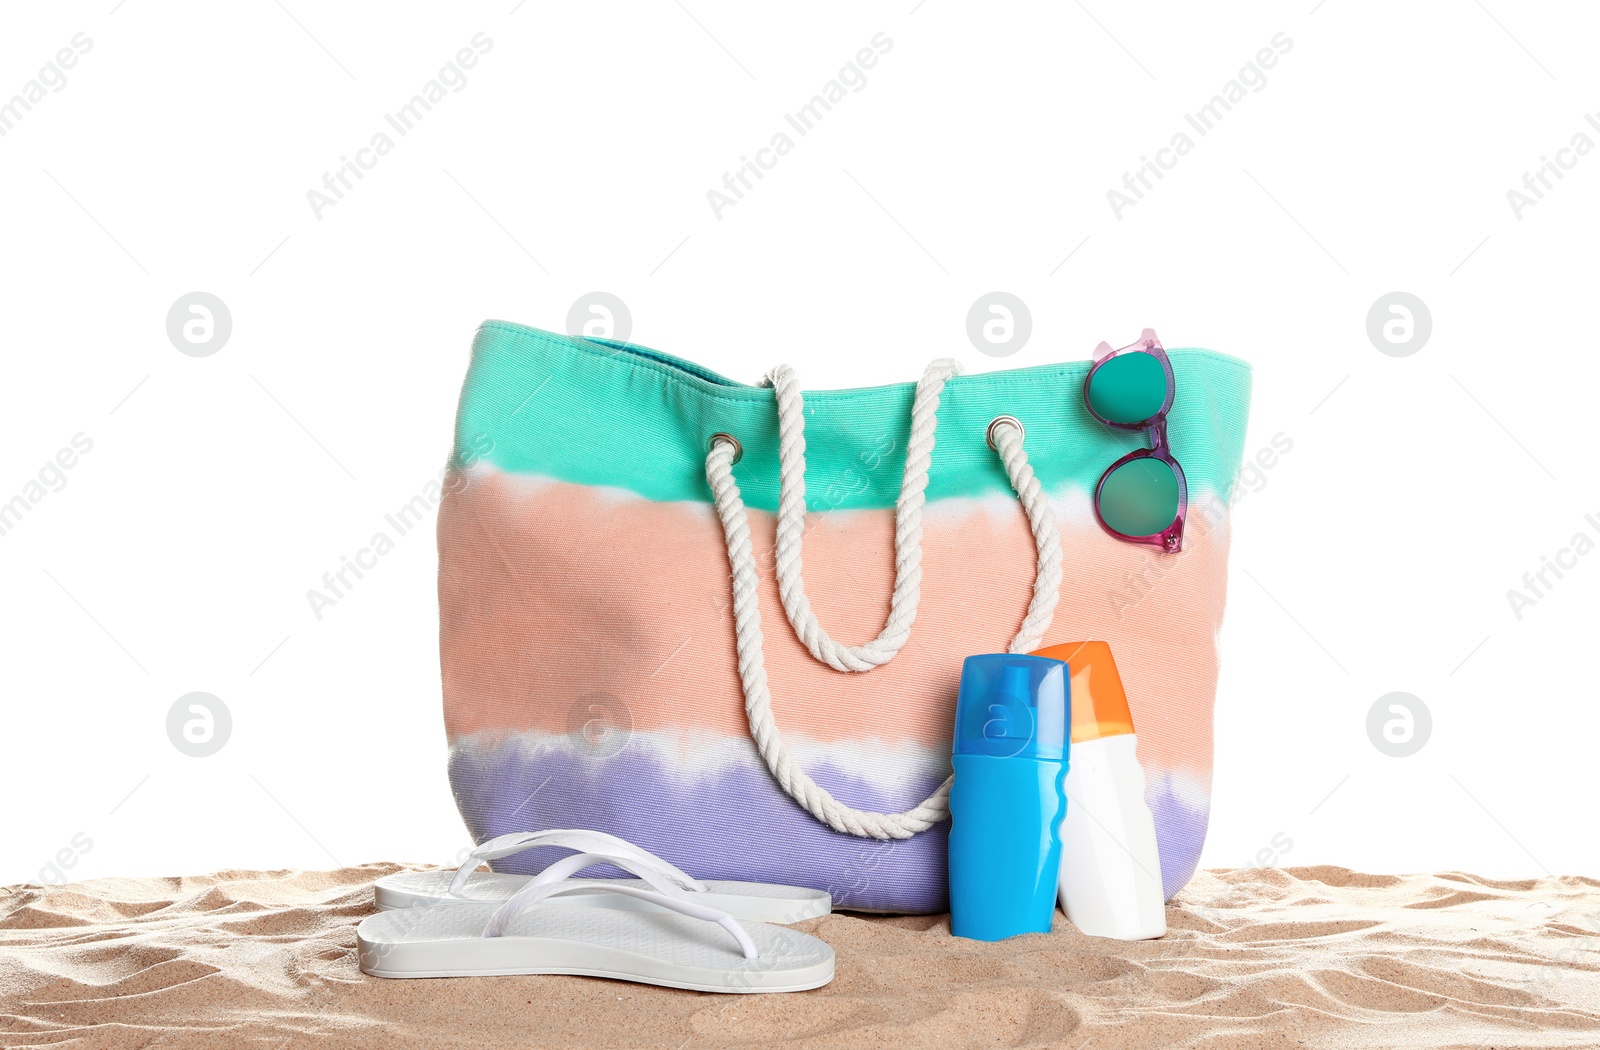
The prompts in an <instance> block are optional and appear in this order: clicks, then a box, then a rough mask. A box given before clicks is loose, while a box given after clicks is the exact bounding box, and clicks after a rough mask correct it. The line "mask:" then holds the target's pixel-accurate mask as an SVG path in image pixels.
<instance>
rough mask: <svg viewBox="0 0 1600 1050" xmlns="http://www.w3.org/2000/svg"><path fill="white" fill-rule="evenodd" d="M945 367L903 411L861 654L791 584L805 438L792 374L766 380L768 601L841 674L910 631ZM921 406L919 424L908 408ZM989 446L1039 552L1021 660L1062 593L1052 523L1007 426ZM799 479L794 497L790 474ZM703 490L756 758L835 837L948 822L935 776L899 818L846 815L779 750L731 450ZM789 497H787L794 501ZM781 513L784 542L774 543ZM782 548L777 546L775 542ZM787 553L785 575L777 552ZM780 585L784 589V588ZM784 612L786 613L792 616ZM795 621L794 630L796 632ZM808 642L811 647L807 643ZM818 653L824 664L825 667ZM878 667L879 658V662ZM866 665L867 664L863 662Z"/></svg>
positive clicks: (796, 565) (937, 368)
mask: <svg viewBox="0 0 1600 1050" xmlns="http://www.w3.org/2000/svg"><path fill="white" fill-rule="evenodd" d="M955 371H956V365H955V363H954V362H952V361H935V362H934V363H933V364H932V365H930V366H929V367H928V371H927V373H926V374H924V376H923V379H922V382H920V383H918V384H917V394H916V398H915V400H914V402H913V405H912V429H911V439H910V441H909V442H908V444H907V449H906V472H905V477H904V480H903V483H902V486H901V492H900V499H899V501H898V503H897V504H896V508H895V592H894V597H893V599H891V605H890V615H889V620H888V622H887V623H886V624H885V626H884V629H883V632H882V633H881V634H879V636H878V638H876V639H874V641H873V642H869V643H868V644H867V645H865V646H854V647H851V646H840V645H838V644H837V643H835V642H833V640H832V639H831V638H829V637H828V636H827V632H826V631H823V630H822V628H821V626H820V625H818V624H817V622H816V617H815V616H814V615H812V614H811V608H810V603H809V601H807V600H806V597H805V588H804V585H803V583H801V582H800V536H799V534H798V533H796V532H794V531H793V529H794V522H795V521H796V520H797V521H798V522H799V530H800V531H801V532H803V531H804V517H805V489H804V473H805V458H804V457H805V437H804V416H803V414H802V413H803V405H802V403H801V399H800V394H799V391H798V389H797V387H796V386H795V384H794V377H793V373H792V372H791V371H790V370H789V369H787V368H781V369H779V370H778V372H776V373H774V376H773V379H774V386H775V387H776V388H777V392H778V406H779V408H778V411H779V429H778V432H779V452H778V459H779V478H780V482H779V484H780V487H781V493H780V496H779V511H778V513H779V523H778V530H779V548H778V549H779V555H778V566H779V569H778V576H779V593H780V595H783V596H784V608H785V611H786V612H787V613H788V615H789V619H790V622H791V624H794V625H795V631H796V633H797V634H799V635H800V636H801V639H802V641H805V640H806V637H807V636H808V635H809V637H810V638H811V639H812V642H808V643H807V648H808V649H810V650H811V652H812V654H813V655H814V656H816V657H817V659H818V660H820V661H822V662H824V663H827V664H828V665H829V666H830V667H834V668H835V669H837V670H841V671H851V670H870V669H871V668H872V667H876V666H879V665H881V664H883V663H887V662H888V661H889V660H890V659H892V658H893V657H894V654H895V653H896V652H898V651H899V650H900V648H901V647H903V646H904V645H905V642H906V640H907V639H908V638H909V637H910V632H911V623H912V621H913V620H915V619H916V607H917V604H918V601H919V600H920V598H921V580H922V510H923V506H924V503H925V498H924V493H925V490H926V488H927V482H928V461H929V459H930V456H931V453H932V450H933V430H934V426H935V423H936V421H935V419H934V414H935V412H936V411H937V409H938V403H939V393H940V391H941V390H942V389H943V387H944V383H945V381H946V380H947V379H948V378H949V377H950V376H951V375H953V374H955ZM919 408H922V409H923V411H922V413H920V414H919V412H918V409H919ZM994 440H995V446H996V449H997V451H998V452H999V455H1000V459H1001V462H1002V463H1004V465H1005V468H1006V474H1007V476H1008V477H1009V478H1010V479H1011V487H1012V488H1013V489H1014V490H1015V491H1016V493H1017V497H1018V499H1019V500H1020V501H1021V502H1022V506H1023V510H1024V511H1025V512H1026V513H1027V516H1028V522H1029V526H1030V528H1031V530H1032V533H1033V537H1034V543H1035V546H1036V548H1037V551H1038V572H1037V574H1036V577H1035V580H1034V586H1033V597H1032V599H1031V600H1030V601H1029V603H1028V612H1027V615H1026V617H1024V619H1023V622H1022V627H1021V628H1020V629H1019V630H1018V631H1017V634H1016V637H1015V638H1013V639H1012V642H1011V647H1010V651H1011V652H1013V653H1026V652H1029V651H1031V650H1033V649H1035V648H1037V647H1038V643H1039V640H1040V639H1041V638H1042V637H1043V636H1044V633H1045V631H1046V630H1048V629H1049V627H1050V622H1051V620H1052V618H1053V617H1054V615H1055V609H1056V602H1057V600H1058V599H1059V595H1060V588H1061V536H1060V533H1059V532H1058V531H1057V528H1056V521H1055V514H1054V512H1053V511H1052V510H1051V507H1050V501H1049V498H1048V497H1047V496H1046V495H1045V494H1044V490H1043V487H1042V486H1041V485H1040V484H1039V480H1038V478H1036V477H1035V476H1034V473H1033V468H1032V467H1031V466H1029V464H1028V457H1027V453H1025V452H1024V451H1023V447H1022V444H1023V438H1022V433H1021V431H1020V430H1018V429H1017V428H1016V427H1013V426H1010V425H1002V426H998V427H995V428H994ZM796 472H797V473H798V475H799V478H798V482H799V484H798V487H796V486H795V484H794V482H795V480H796V479H795V478H794V477H793V474H794V473H796ZM706 480H707V482H709V483H710V485H711V492H712V495H713V497H714V498H715V500H716V508H717V517H718V518H720V519H721V521H722V530H723V535H724V537H725V539H726V540H727V547H728V564H729V566H730V567H731V569H732V574H733V619H734V632H735V635H736V637H737V642H738V660H739V680H740V683H741V685H742V686H743V688H744V697H745V715H746V717H747V719H748V720H749V723H750V736H751V737H752V739H754V741H755V744H756V749H757V750H758V751H759V752H760V754H761V760H762V761H763V762H764V763H765V764H766V767H767V769H768V770H769V771H770V772H771V773H772V776H773V778H774V779H775V780H777V782H778V784H779V786H780V787H782V788H783V790H784V792H785V793H786V794H788V795H789V797H790V798H793V799H794V800H795V801H796V802H798V803H799V804H800V805H801V806H802V807H803V808H804V809H805V810H806V812H808V813H810V814H811V815H812V816H814V817H816V818H817V819H818V820H820V821H822V823H824V824H826V825H828V827H830V828H832V829H833V830H835V831H839V832H843V833H845V834H848V835H855V836H858V837H860V838H874V839H905V838H910V837H911V836H913V835H916V834H918V833H919V832H923V831H926V830H928V829H929V828H931V827H933V825H935V824H937V823H939V822H940V821H942V820H944V819H945V818H946V817H947V816H949V814H950V804H949V800H950V780H949V778H946V780H945V781H944V783H942V784H940V785H939V787H938V788H937V789H935V790H934V792H933V794H931V795H929V796H928V797H927V798H925V799H923V800H922V801H921V802H919V803H918V804H917V805H915V806H913V807H912V808H911V809H908V810H906V811H905V812H903V813H877V812H873V811H871V810H861V809H856V808H855V807H853V806H849V805H846V804H845V803H843V802H840V801H839V800H838V799H836V798H834V797H833V795H832V794H830V793H829V792H828V790H827V789H826V788H824V787H822V786H821V785H820V784H818V783H817V782H816V781H815V780H813V779H811V776H810V774H808V773H807V772H806V771H805V770H804V769H803V768H801V767H800V765H799V764H798V763H797V762H795V760H794V757H793V756H792V755H791V754H790V753H789V750H788V748H787V747H786V746H785V745H784V742H783V735H782V733H780V732H779V730H778V726H777V723H776V722H775V721H774V719H773V716H772V692H771V689H770V687H769V685H768V682H767V669H766V654H765V648H764V645H765V640H764V638H763V636H762V632H761V606H760V596H759V592H758V586H759V580H758V577H757V573H756V560H755V553H754V551H753V549H752V546H751V540H750V518H749V514H748V512H747V511H746V509H745V505H744V500H743V498H742V496H741V495H740V492H739V485H738V483H737V482H736V481H734V478H733V446H732V445H731V444H729V443H728V442H726V441H716V442H713V443H712V446H711V449H710V451H709V452H708V453H707V454H706ZM796 493H798V495H796ZM785 503H787V504H788V508H787V517H788V518H789V519H790V525H789V529H790V532H789V533H787V535H786V533H785V524H784V520H785V517H786V512H785ZM786 541H787V542H786ZM786 549H787V551H788V554H789V559H790V560H789V561H788V562H787V564H789V565H790V566H791V569H789V570H788V571H787V573H786V570H785V569H784V567H783V566H784V565H785V564H786V561H785V552H786ZM786 581H787V588H788V590H787V591H786V590H785V586H786ZM791 603H793V605H792V607H791ZM796 621H798V622H796ZM813 642H814V643H815V644H812V643H813ZM824 654H830V655H832V656H833V657H834V658H835V659H834V660H829V659H828V658H827V656H825V655H824ZM880 657H881V658H880ZM873 661H876V662H873ZM852 663H856V664H859V666H852Z"/></svg>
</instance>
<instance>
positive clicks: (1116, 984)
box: [0, 864, 1600, 1050]
mask: <svg viewBox="0 0 1600 1050" xmlns="http://www.w3.org/2000/svg"><path fill="white" fill-rule="evenodd" d="M400 867H401V866H400V865H394V864H372V865H366V866H364V867H355V868H345V869H342V870H339V871H325V872H246V871H229V872H222V873H219V874H216V875H206V876H198V877H191V878H172V879H104V880H97V881H92V882H82V883H75V884H72V885H68V886H63V887H59V888H54V889H41V888H39V887H37V886H18V887H11V888H10V889H8V890H5V891H0V893H3V895H0V1045H4V1046H7V1047H12V1046H56V1045H64V1046H73V1047H191V1046H192V1047H229V1046H264V1047H272V1046H294V1045H302V1044H309V1043H312V1042H325V1043H327V1044H328V1045H338V1046H352V1047H366V1046H371V1047H409V1046H419V1047H420V1046H426V1047H455V1046H461V1047H466V1046H472V1047H494V1046H519V1047H522V1046H548V1047H608V1048H609V1047H651V1048H667V1050H687V1048H690V1047H734V1046H764V1047H765V1046H786V1047H829V1048H851V1047H863V1048H865V1047H894V1048H896V1050H903V1048H906V1047H912V1046H939V1047H968V1046H971V1047H978V1046H982V1047H990V1046H1060V1047H1066V1048H1069V1050H1079V1048H1089V1047H1094V1048H1099V1047H1122V1046H1127V1047H1150V1046H1172V1047H1230V1048H1232V1047H1302V1046H1304V1047H1324V1046H1326V1047H1367V1046H1371V1047H1397V1046H1429V1047H1507V1046H1591V1047H1592V1046H1600V972H1597V971H1600V881H1597V880H1594V879H1583V878H1555V879H1538V880H1526V881H1515V882H1507V881H1499V882H1496V881H1491V880H1487V879H1480V878H1476V877H1474V876H1471V875H1462V874H1455V873H1446V874H1441V875H1414V876H1377V875H1360V874H1355V873H1352V872H1350V871H1347V870H1345V869H1342V868H1331V867H1319V868H1291V869H1287V870H1272V869H1265V870H1249V871H1220V872H1202V873H1201V874H1200V875H1198V876H1197V877H1196V878H1195V880H1194V882H1193V883H1192V884H1191V885H1190V886H1189V888H1187V889H1186V890H1184V892H1183V893H1182V894H1181V895H1180V896H1179V898H1178V899H1177V901H1175V902H1174V903H1173V904H1172V905H1171V906H1169V908H1168V911H1167V919H1168V923H1169V924H1170V927H1171V932H1170V933H1168V935H1167V936H1166V937H1165V938H1163V939H1162V940H1160V941H1147V942H1142V943H1132V944H1125V943H1121V942H1116V941H1105V940H1098V939H1095V938H1091V937H1085V936H1083V935H1081V934H1079V933H1078V932H1077V931H1076V930H1074V929H1073V928H1072V926H1071V925H1070V924H1069V923H1068V922H1067V921H1066V920H1065V919H1064V918H1063V917H1061V916H1060V915H1059V914H1058V915H1057V917H1056V928H1055V930H1054V932H1052V933H1050V934H1047V935H1033V936H1028V937H1020V938H1015V939H1012V940H1009V941H1004V942H1001V943H998V944H980V943H977V942H973V941H964V940H957V939H954V938H952V937H950V935H949V925H948V920H947V918H946V917H944V916H919V917H899V918H881V917H864V916H855V915H844V914H840V915H832V916H828V917H825V918H821V919H813V920H809V921H807V922H805V923H802V924H800V928H801V929H805V930H807V931H809V932H811V933H813V934H815V935H817V936H818V937H821V938H823V939H824V940H826V941H827V942H829V943H830V944H832V945H833V947H834V949H835V950H836V951H837V953H838V976H837V977H836V978H835V980H834V982H833V983H832V984H831V985H830V986H828V987H827V988H823V989H819V990H817V991H814V992H804V993H799V994H791V995H705V994H700V993H695V992H682V991H674V990H669V989H662V988H651V987H646V986H642V985H633V984H625V983H621V982H614V981H603V980H596V979H592V978H582V977H496V978H467V979H461V978H455V979H436V980H412V981H398V980H380V979H377V978H371V977H367V976H365V975H363V974H362V973H361V972H360V971H359V970H358V969H357V968H356V962H355V951H354V945H355V925H356V923H357V922H358V921H359V920H360V919H361V917H362V916H364V915H367V914H369V913H370V912H371V911H372V905H371V899H372V891H371V888H370V884H371V882H372V880H373V879H375V878H377V877H378V876H380V875H384V874H387V873H389V872H391V871H396V870H400Z"/></svg>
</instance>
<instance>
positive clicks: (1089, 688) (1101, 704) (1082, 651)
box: [1032, 642, 1133, 744]
mask: <svg viewBox="0 0 1600 1050" xmlns="http://www.w3.org/2000/svg"><path fill="white" fill-rule="evenodd" d="M1032 655H1034V656H1044V657H1048V658H1049V659H1052V660H1061V661H1063V662H1064V663H1066V665H1067V671H1068V673H1069V675H1070V676H1071V681H1072V742H1073V743H1074V744H1076V743H1078V742H1079V741H1080V740H1098V739H1099V738H1100V737H1105V736H1118V735H1120V734H1122V733H1131V732H1133V714H1132V713H1131V712H1130V711H1129V710H1128V694H1127V693H1126V692H1124V691H1123V689H1122V676H1121V675H1119V674H1118V673H1117V662H1116V661H1115V660H1114V659H1112V658H1111V646H1109V645H1107V644H1106V643H1105V642H1067V643H1066V644H1065V645H1051V646H1047V647H1046V648H1043V649H1039V650H1037V651H1035V652H1034V653H1033V654H1032Z"/></svg>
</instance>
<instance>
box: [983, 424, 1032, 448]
mask: <svg viewBox="0 0 1600 1050" xmlns="http://www.w3.org/2000/svg"><path fill="white" fill-rule="evenodd" d="M1006 423H1009V424H1010V425H1012V426H1014V427H1016V428H1017V437H1019V438H1020V437H1026V436H1027V431H1026V430H1024V429H1023V428H1022V420H1020V419H1018V418H1017V417H1016V416H995V417H994V418H993V419H991V420H990V421H989V429H988V430H987V431H985V432H984V435H983V436H984V440H986V441H988V442H989V447H990V448H992V449H994V450H995V451H996V452H999V451H1000V446H998V445H996V444H995V443H994V428H995V427H998V426H1001V425H1002V424H1006Z"/></svg>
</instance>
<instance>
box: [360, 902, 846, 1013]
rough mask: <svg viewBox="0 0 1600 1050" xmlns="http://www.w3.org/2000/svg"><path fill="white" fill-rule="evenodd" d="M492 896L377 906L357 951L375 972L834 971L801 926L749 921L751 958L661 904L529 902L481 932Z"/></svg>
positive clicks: (754, 982)
mask: <svg viewBox="0 0 1600 1050" xmlns="http://www.w3.org/2000/svg"><path fill="white" fill-rule="evenodd" d="M495 910H496V908H495V906H493V905H462V906H459V907H448V908H420V909H409V910H406V911H390V912H380V913H379V914H377V915H373V916H369V917H368V918H366V919H364V920H362V922H361V925H360V926H359V927H358V928H357V935H356V945H357V952H358V959H359V962H360V966H361V969H362V971H363V972H364V973H367V974H370V975H372V976H375V977H390V978H428V977H498V976H511V975H524V974H565V975H574V976H582V977H602V978H610V979H613V980H622V981H631V982H635V983H640V984H654V985H660V986H663V987H667V988H684V989H689V990H693V991H701V992H724V993H747V992H791V991H805V990H808V989H811V988H820V987H821V986H823V985H825V984H827V983H828V982H829V981H831V980H832V979H833V974H834V955H833V949H832V948H830V947H829V946H828V945H827V944H826V943H824V942H823V941H821V940H818V939H817V938H815V937H812V936H810V935H808V934H804V933H800V932H798V931H796V930H788V929H783V928H782V927H777V926H767V925H765V924H761V923H749V924H747V925H746V930H747V932H748V933H749V935H750V937H751V939H752V940H753V941H754V942H755V944H756V947H757V950H758V953H759V954H758V957H757V958H755V959H746V958H744V956H743V954H742V953H741V952H740V951H739V950H738V949H737V948H736V947H735V946H734V944H733V942H732V940H731V939H729V938H728V937H727V935H726V933H725V932H724V931H722V930H720V929H718V928H716V927H715V926H714V925H709V924H707V923H704V922H701V921H698V920H694V919H688V918H685V917H684V916H681V915H677V914H674V913H670V912H664V911H652V912H645V911H625V910H622V909H609V908H560V907H557V908H546V907H543V906H539V907H535V908H533V909H530V910H529V911H528V912H527V913H525V914H523V915H521V916H518V917H517V918H516V919H515V920H513V921H512V923H511V925H510V926H509V927H508V928H507V930H506V932H505V934H504V935H502V936H500V937H484V936H482V935H481V933H479V932H478V931H481V930H482V929H483V928H484V926H485V924H486V923H487V922H488V920H489V918H490V916H492V915H493V913H494V912H495Z"/></svg>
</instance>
